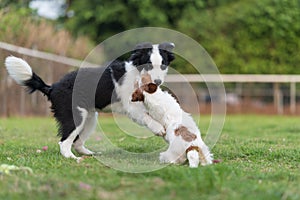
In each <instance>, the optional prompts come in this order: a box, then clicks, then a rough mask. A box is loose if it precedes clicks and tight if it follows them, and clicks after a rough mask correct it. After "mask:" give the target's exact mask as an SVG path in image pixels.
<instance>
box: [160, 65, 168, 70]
mask: <svg viewBox="0 0 300 200" xmlns="http://www.w3.org/2000/svg"><path fill="white" fill-rule="evenodd" d="M167 67H168V65H161V66H160V68H161V69H162V70H165V69H167Z"/></svg>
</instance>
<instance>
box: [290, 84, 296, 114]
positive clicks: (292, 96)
mask: <svg viewBox="0 0 300 200" xmlns="http://www.w3.org/2000/svg"><path fill="white" fill-rule="evenodd" d="M290 112H291V114H295V113H296V83H295V82H291V83H290Z"/></svg>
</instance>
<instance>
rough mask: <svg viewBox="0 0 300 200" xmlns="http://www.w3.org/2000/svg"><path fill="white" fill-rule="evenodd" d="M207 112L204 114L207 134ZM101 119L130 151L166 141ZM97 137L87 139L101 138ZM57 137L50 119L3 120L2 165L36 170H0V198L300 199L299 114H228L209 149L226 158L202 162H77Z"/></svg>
mask: <svg viewBox="0 0 300 200" xmlns="http://www.w3.org/2000/svg"><path fill="white" fill-rule="evenodd" d="M209 119H210V117H209V116H201V120H200V127H201V131H202V133H203V135H205V133H206V130H207V127H208V124H209ZM121 120H122V119H121ZM124 120H125V119H124ZM100 121H101V126H102V128H103V129H105V131H106V132H107V135H108V136H109V138H110V140H111V141H112V143H113V144H114V145H116V146H118V147H120V148H121V149H125V150H127V151H129V152H136V153H139V152H151V151H152V149H159V148H160V146H161V145H164V142H163V140H162V139H161V138H158V137H150V138H148V139H145V138H136V137H132V136H129V135H126V134H123V133H122V131H120V130H119V129H118V127H117V125H116V123H115V121H114V120H113V118H112V117H105V118H103V119H101V120H100ZM126 123H127V122H126ZM98 130H99V127H98ZM93 138H96V139H93V141H91V142H90V143H88V144H93V142H94V143H96V142H99V143H100V142H101V141H102V138H101V137H98V138H97V137H93ZM58 140H59V138H58V137H56V127H55V121H54V120H53V119H52V118H9V119H0V165H1V164H9V165H16V166H19V167H22V166H26V167H30V168H31V169H32V171H33V173H26V172H25V171H16V172H12V173H11V174H10V175H7V174H2V175H0V199H110V200H113V199H139V200H140V199H222V200H224V199H228V200H232V199H264V200H267V199H272V200H274V199H300V144H299V142H300V117H289V116H255V115H251V116H248V115H245V116H243V115H238V116H227V117H226V122H225V125H224V129H223V131H222V135H221V136H220V138H219V140H218V143H217V144H216V146H215V147H214V148H213V149H212V152H213V153H214V157H215V158H216V159H219V160H221V162H220V163H217V164H214V165H211V166H206V167H199V168H197V169H190V168H189V167H188V166H187V165H181V166H174V165H173V166H172V165H169V166H165V167H162V168H161V169H159V170H154V171H152V172H148V173H126V172H122V171H118V170H115V169H112V168H110V167H107V166H105V165H104V164H102V163H101V162H100V161H98V159H96V158H94V157H88V158H85V159H84V160H82V161H81V162H80V163H77V162H76V161H74V160H71V159H65V158H63V157H62V156H61V155H60V153H59V148H58V144H57V143H58ZM45 146H47V147H48V149H44V150H43V147H44V148H45ZM102 153H103V154H105V153H107V152H106V151H104V152H102ZM108 153H110V155H109V156H110V158H111V159H112V160H114V159H116V158H117V157H118V155H117V153H116V152H114V151H112V152H108ZM114 153H115V154H114ZM103 156H104V157H105V155H103ZM99 157H101V155H100V156H99ZM126 162H129V163H130V160H127V161H126ZM120 163H121V164H122V161H120ZM158 165H159V164H158Z"/></svg>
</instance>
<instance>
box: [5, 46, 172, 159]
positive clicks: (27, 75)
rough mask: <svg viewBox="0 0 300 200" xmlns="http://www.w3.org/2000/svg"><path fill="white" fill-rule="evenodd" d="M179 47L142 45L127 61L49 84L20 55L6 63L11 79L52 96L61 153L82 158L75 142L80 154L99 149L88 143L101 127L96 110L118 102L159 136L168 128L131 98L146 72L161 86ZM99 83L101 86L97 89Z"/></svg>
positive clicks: (130, 115)
mask: <svg viewBox="0 0 300 200" xmlns="http://www.w3.org/2000/svg"><path fill="white" fill-rule="evenodd" d="M174 47H175V46H174V44H173V43H167V42H165V43H161V44H155V45H152V44H151V43H141V44H138V45H137V46H136V48H135V49H134V50H133V51H132V52H131V56H130V58H129V59H128V60H127V61H122V62H121V61H114V62H112V63H110V64H109V65H108V66H107V67H102V68H100V67H99V68H81V69H79V70H77V71H73V72H70V73H68V74H66V75H65V76H64V77H63V78H62V79H61V80H60V81H58V82H56V83H53V84H52V85H47V84H46V83H44V81H43V80H42V79H41V78H40V77H39V76H38V75H37V74H35V73H34V72H33V71H32V69H31V67H30V66H29V64H28V63H27V62H26V61H24V60H22V59H20V58H17V57H13V56H9V57H7V58H6V60H5V66H6V69H7V71H8V74H9V75H10V77H12V78H13V79H14V80H15V81H16V82H17V83H18V84H19V85H22V86H26V87H27V88H28V89H29V92H30V93H32V92H34V91H36V90H38V91H40V92H42V93H43V94H44V95H45V96H47V97H48V100H49V101H50V102H51V109H52V112H53V113H54V117H55V119H56V121H57V123H58V135H59V136H61V140H60V142H59V146H60V152H61V154H62V155H63V156H64V157H66V158H74V159H77V160H78V159H80V157H76V156H75V155H74V154H73V153H72V151H71V148H72V145H73V147H74V149H75V150H76V151H77V152H78V153H79V154H84V155H92V154H93V153H94V152H92V151H90V150H89V149H87V148H85V146H84V143H85V141H86V140H87V138H88V137H89V135H90V134H91V133H92V132H93V131H94V129H95V128H96V122H97V112H96V111H97V110H100V109H103V108H104V107H106V106H108V105H109V104H112V103H117V104H119V107H120V108H121V111H120V112H123V113H125V114H127V115H128V116H129V117H130V118H131V119H132V120H133V121H135V122H137V123H138V124H140V125H143V126H146V127H148V128H149V129H150V130H151V131H152V132H153V133H155V134H156V135H162V134H164V133H165V129H164V127H163V126H162V125H161V124H160V123H159V122H157V121H156V120H154V119H153V118H152V117H151V116H150V115H148V113H147V110H146V109H145V107H144V105H143V104H137V103H132V102H131V101H130V100H131V94H132V92H133V91H134V84H135V82H136V80H138V79H140V76H141V75H142V74H145V73H147V74H150V76H151V78H152V80H154V82H155V84H157V85H160V84H162V83H163V82H164V78H165V76H166V74H167V71H168V66H169V64H170V62H171V61H172V60H174V55H173V53H172V50H173V48H174ZM75 84H76V85H77V86H76V87H75ZM93 86H95V90H94V91H91V90H92V89H91V88H93ZM73 89H74V90H73ZM75 89H76V96H75V97H74V92H75ZM78 96H79V97H78ZM74 99H80V100H78V101H75V100H74Z"/></svg>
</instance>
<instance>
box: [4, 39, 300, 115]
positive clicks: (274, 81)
mask: <svg viewBox="0 0 300 200" xmlns="http://www.w3.org/2000/svg"><path fill="white" fill-rule="evenodd" d="M9 55H14V56H18V57H21V58H23V59H25V60H26V61H27V62H29V63H30V65H31V66H32V68H33V70H34V71H35V72H36V73H37V74H39V76H41V77H42V78H43V80H44V81H45V82H46V83H48V84H52V83H53V82H56V81H58V80H59V79H60V78H61V77H62V76H63V75H64V74H66V73H67V72H70V71H72V70H75V69H77V67H79V66H80V65H81V63H82V61H81V60H76V59H72V58H66V57H63V56H59V55H54V54H50V53H45V52H40V51H36V50H32V49H26V48H23V47H18V46H15V45H11V44H6V43H3V42H0V63H2V64H0V66H2V67H1V68H0V83H1V85H0V105H1V107H0V116H1V117H10V116H50V115H51V110H50V109H49V107H50V106H51V105H50V103H49V102H48V101H47V98H46V97H44V96H43V95H42V94H41V93H38V92H36V93H33V94H31V95H28V94H26V93H27V92H26V91H25V90H24V88H22V87H20V86H18V85H16V84H15V82H14V81H13V80H12V79H11V78H9V77H8V75H7V72H6V69H5V67H4V60H5V58H6V57H7V56H9ZM90 66H93V67H94V66H95V65H94V64H91V63H90ZM220 78H221V79H220ZM219 80H222V81H223V82H224V86H225V90H226V97H218V98H224V99H221V101H226V103H227V113H260V114H293V115H295V114H299V113H300V104H299V100H300V96H299V95H298V94H299V89H300V88H299V86H298V85H299V83H300V75H209V74H206V75H194V74H193V75H184V76H182V75H173V74H170V75H168V76H167V78H166V82H167V85H168V86H170V88H173V92H174V93H175V94H176V96H177V97H178V98H179V100H180V103H181V105H182V107H183V108H184V109H185V110H187V111H188V112H191V113H195V112H199V111H200V113H203V114H208V113H210V112H211V104H210V103H211V98H212V97H210V96H209V93H208V89H207V87H206V84H205V83H206V82H217V81H219ZM186 81H187V82H188V84H187V83H186ZM191 91H192V92H191ZM192 93H193V94H194V96H195V98H196V100H195V98H194V100H193V98H191V94H192Z"/></svg>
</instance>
